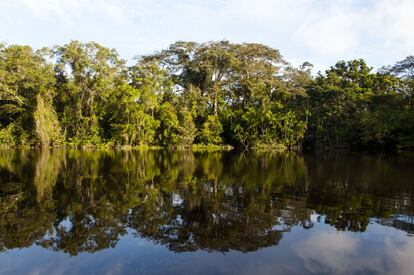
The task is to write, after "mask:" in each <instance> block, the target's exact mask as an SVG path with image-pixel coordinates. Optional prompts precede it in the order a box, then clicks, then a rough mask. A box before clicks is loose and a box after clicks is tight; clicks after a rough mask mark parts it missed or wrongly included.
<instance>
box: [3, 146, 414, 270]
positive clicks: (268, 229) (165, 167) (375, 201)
mask: <svg viewBox="0 0 414 275" xmlns="http://www.w3.org/2000/svg"><path fill="white" fill-rule="evenodd" d="M411 167H412V162H410V160H409V159H404V158H400V157H393V158H388V157H381V156H362V157H360V156H352V155H348V156H340V155H329V156H307V157H304V156H301V155H296V154H254V153H251V154H233V153H209V154H202V153H198V154H193V153H191V152H175V153H174V152H173V153H171V152H164V151H147V152H141V151H78V150H68V151H62V150H61V151H56V150H55V151H10V150H9V151H0V251H6V250H10V249H14V248H24V247H30V246H32V245H37V246H40V247H43V248H47V249H49V250H54V251H61V252H64V253H67V254H70V255H77V254H78V253H81V252H90V253H93V252H96V251H98V250H102V249H106V248H111V247H112V248H114V247H116V246H117V243H118V242H119V240H120V239H121V238H122V236H125V235H128V234H132V235H133V236H135V237H137V238H144V239H147V240H150V241H151V242H153V243H158V244H161V245H163V246H165V247H167V248H168V249H169V250H170V251H174V252H188V251H199V250H203V251H209V252H214V251H220V252H227V251H232V250H236V251H241V252H252V251H257V250H259V249H260V248H265V247H271V246H275V245H277V244H279V242H280V241H281V240H282V238H283V237H284V236H285V234H289V233H287V232H290V231H291V230H292V229H293V228H302V229H312V228H313V227H314V224H315V223H323V224H328V225H330V226H332V227H333V228H336V230H338V231H345V232H346V231H352V232H364V231H366V230H367V228H368V227H369V226H370V224H372V223H376V224H381V225H386V226H390V227H395V228H398V229H400V230H404V231H406V232H408V233H412V232H413V222H412V217H413V216H414V213H413V212H414V211H413V204H412V196H411V194H412V192H413V188H414V185H413V184H412V182H411V179H412V176H413V172H412V171H411ZM316 233H317V235H315V236H313V237H312V238H311V239H309V240H307V241H304V242H303V243H302V245H301V247H300V248H295V249H296V253H297V254H298V256H299V257H301V258H302V259H303V260H304V262H305V263H307V264H308V265H309V267H312V268H311V270H312V269H315V268H316V269H315V270H316V271H315V272H327V271H334V272H337V273H340V272H341V271H343V269H344V268H346V266H347V262H346V261H344V260H343V258H348V259H350V258H353V257H350V256H352V255H354V254H355V251H356V250H357V247H358V243H357V241H356V240H355V239H354V238H351V237H349V236H348V235H337V234H336V235H335V234H334V235H332V234H333V233H328V234H323V233H321V232H319V231H315V234H316ZM318 234H319V235H318ZM332 243H335V246H329V244H332ZM407 249H411V248H410V247H409V248H407ZM315 251H317V252H315ZM312 252H313V254H312ZM312 255H313V256H312ZM314 255H318V257H317V259H315V258H312V257H315V256H314ZM318 261H319V262H321V261H322V262H324V263H325V262H329V263H330V264H331V265H332V266H330V267H329V268H328V269H327V270H325V269H318V268H317V266H318ZM337 263H342V265H344V266H342V265H340V266H336V264H337ZM324 268H326V266H325V267H324Z"/></svg>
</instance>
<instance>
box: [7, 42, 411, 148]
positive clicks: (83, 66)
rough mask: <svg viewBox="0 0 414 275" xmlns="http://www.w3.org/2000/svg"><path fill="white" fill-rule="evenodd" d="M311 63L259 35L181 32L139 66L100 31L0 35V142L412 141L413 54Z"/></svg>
mask: <svg viewBox="0 0 414 275" xmlns="http://www.w3.org/2000/svg"><path fill="white" fill-rule="evenodd" d="M312 67H313V66H312V64H310V63H309V62H304V63H303V64H302V65H301V66H299V67H295V66H292V65H291V64H290V63H288V62H287V61H286V60H284V58H283V57H282V55H281V54H280V52H279V51H278V50H276V49H273V48H270V47H268V46H265V45H262V44H257V43H243V44H237V43H231V42H229V41H216V42H207V43H201V44H200V43H195V42H183V41H179V42H175V43H173V44H171V45H170V46H169V47H168V48H167V49H164V50H161V51H159V52H155V53H153V54H149V55H143V56H139V57H137V58H135V64H134V65H131V66H127V64H126V61H125V60H123V59H121V58H120V57H119V55H118V53H117V52H116V50H115V49H110V48H106V47H104V46H102V45H99V44H97V43H95V42H88V43H82V42H79V41H71V42H69V43H68V44H66V45H63V46H55V47H53V48H42V49H38V50H33V49H32V48H31V47H30V46H21V45H5V44H1V43H0V148H17V147H18V148H21V147H28V148H31V147H37V148H39V147H42V148H51V147H68V148H72V147H79V148H122V149H161V148H169V149H173V150H188V149H191V150H193V151H205V150H206V151H223V150H224V151H227V150H232V149H251V150H255V151H268V150H270V151H284V150H302V149H303V148H306V149H357V150H371V149H372V150H394V151H396V150H399V151H411V150H413V149H414V108H413V95H414V56H408V57H407V58H405V59H404V60H402V61H399V62H397V63H396V64H394V65H390V66H384V67H382V68H380V69H379V70H378V71H376V72H374V71H373V69H372V68H371V67H369V66H368V65H367V64H366V62H365V61H364V60H362V59H357V60H351V61H339V62H338V63H336V64H335V65H333V66H332V67H330V68H329V69H327V70H326V71H325V72H323V73H322V72H319V73H318V74H316V75H314V74H312Z"/></svg>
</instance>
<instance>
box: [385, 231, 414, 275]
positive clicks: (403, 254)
mask: <svg viewBox="0 0 414 275" xmlns="http://www.w3.org/2000/svg"><path fill="white" fill-rule="evenodd" d="M385 254H386V257H387V258H389V259H390V261H391V262H392V267H393V268H392V270H390V271H389V273H388V274H401V275H405V274H407V275H411V274H414V242H413V241H411V240H410V241H409V242H406V243H404V244H402V245H401V244H398V243H396V242H395V241H393V240H391V239H386V240H385Z"/></svg>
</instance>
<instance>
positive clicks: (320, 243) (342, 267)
mask: <svg viewBox="0 0 414 275" xmlns="http://www.w3.org/2000/svg"><path fill="white" fill-rule="evenodd" d="M392 233H394V234H391V235H389V236H387V237H386V238H384V236H383V235H371V237H372V238H368V239H366V238H362V237H361V236H362V235H350V234H347V233H343V232H331V231H328V232H316V233H313V234H311V235H310V237H309V238H307V239H306V240H305V241H303V242H301V243H298V244H297V245H295V246H294V247H293V250H294V251H295V252H296V254H297V255H298V256H299V258H301V259H302V260H303V262H304V266H305V268H306V269H307V270H308V271H309V272H311V273H328V274H355V273H375V274H390V275H391V274H402V275H405V274H407V275H409V274H414V240H412V239H405V238H403V239H401V238H400V236H398V234H396V233H395V231H394V232H392ZM391 236H394V237H395V238H394V237H393V238H391Z"/></svg>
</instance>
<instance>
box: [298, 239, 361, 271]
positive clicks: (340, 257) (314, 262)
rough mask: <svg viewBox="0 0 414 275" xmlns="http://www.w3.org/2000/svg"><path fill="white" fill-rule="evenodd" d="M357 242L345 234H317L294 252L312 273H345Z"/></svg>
mask: <svg viewBox="0 0 414 275" xmlns="http://www.w3.org/2000/svg"><path fill="white" fill-rule="evenodd" d="M357 249H358V242H357V240H356V239H354V238H351V237H349V236H347V235H345V234H341V233H333V232H318V233H315V234H312V235H311V238H308V239H307V240H305V241H304V242H303V243H300V246H296V247H294V250H295V252H296V253H297V254H298V256H299V257H300V258H302V259H303V260H304V261H305V266H306V268H307V269H308V270H309V271H311V272H314V273H319V272H329V273H345V272H346V271H347V269H348V268H349V262H348V261H347V259H349V258H351V257H354V256H355V255H356V253H357Z"/></svg>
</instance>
